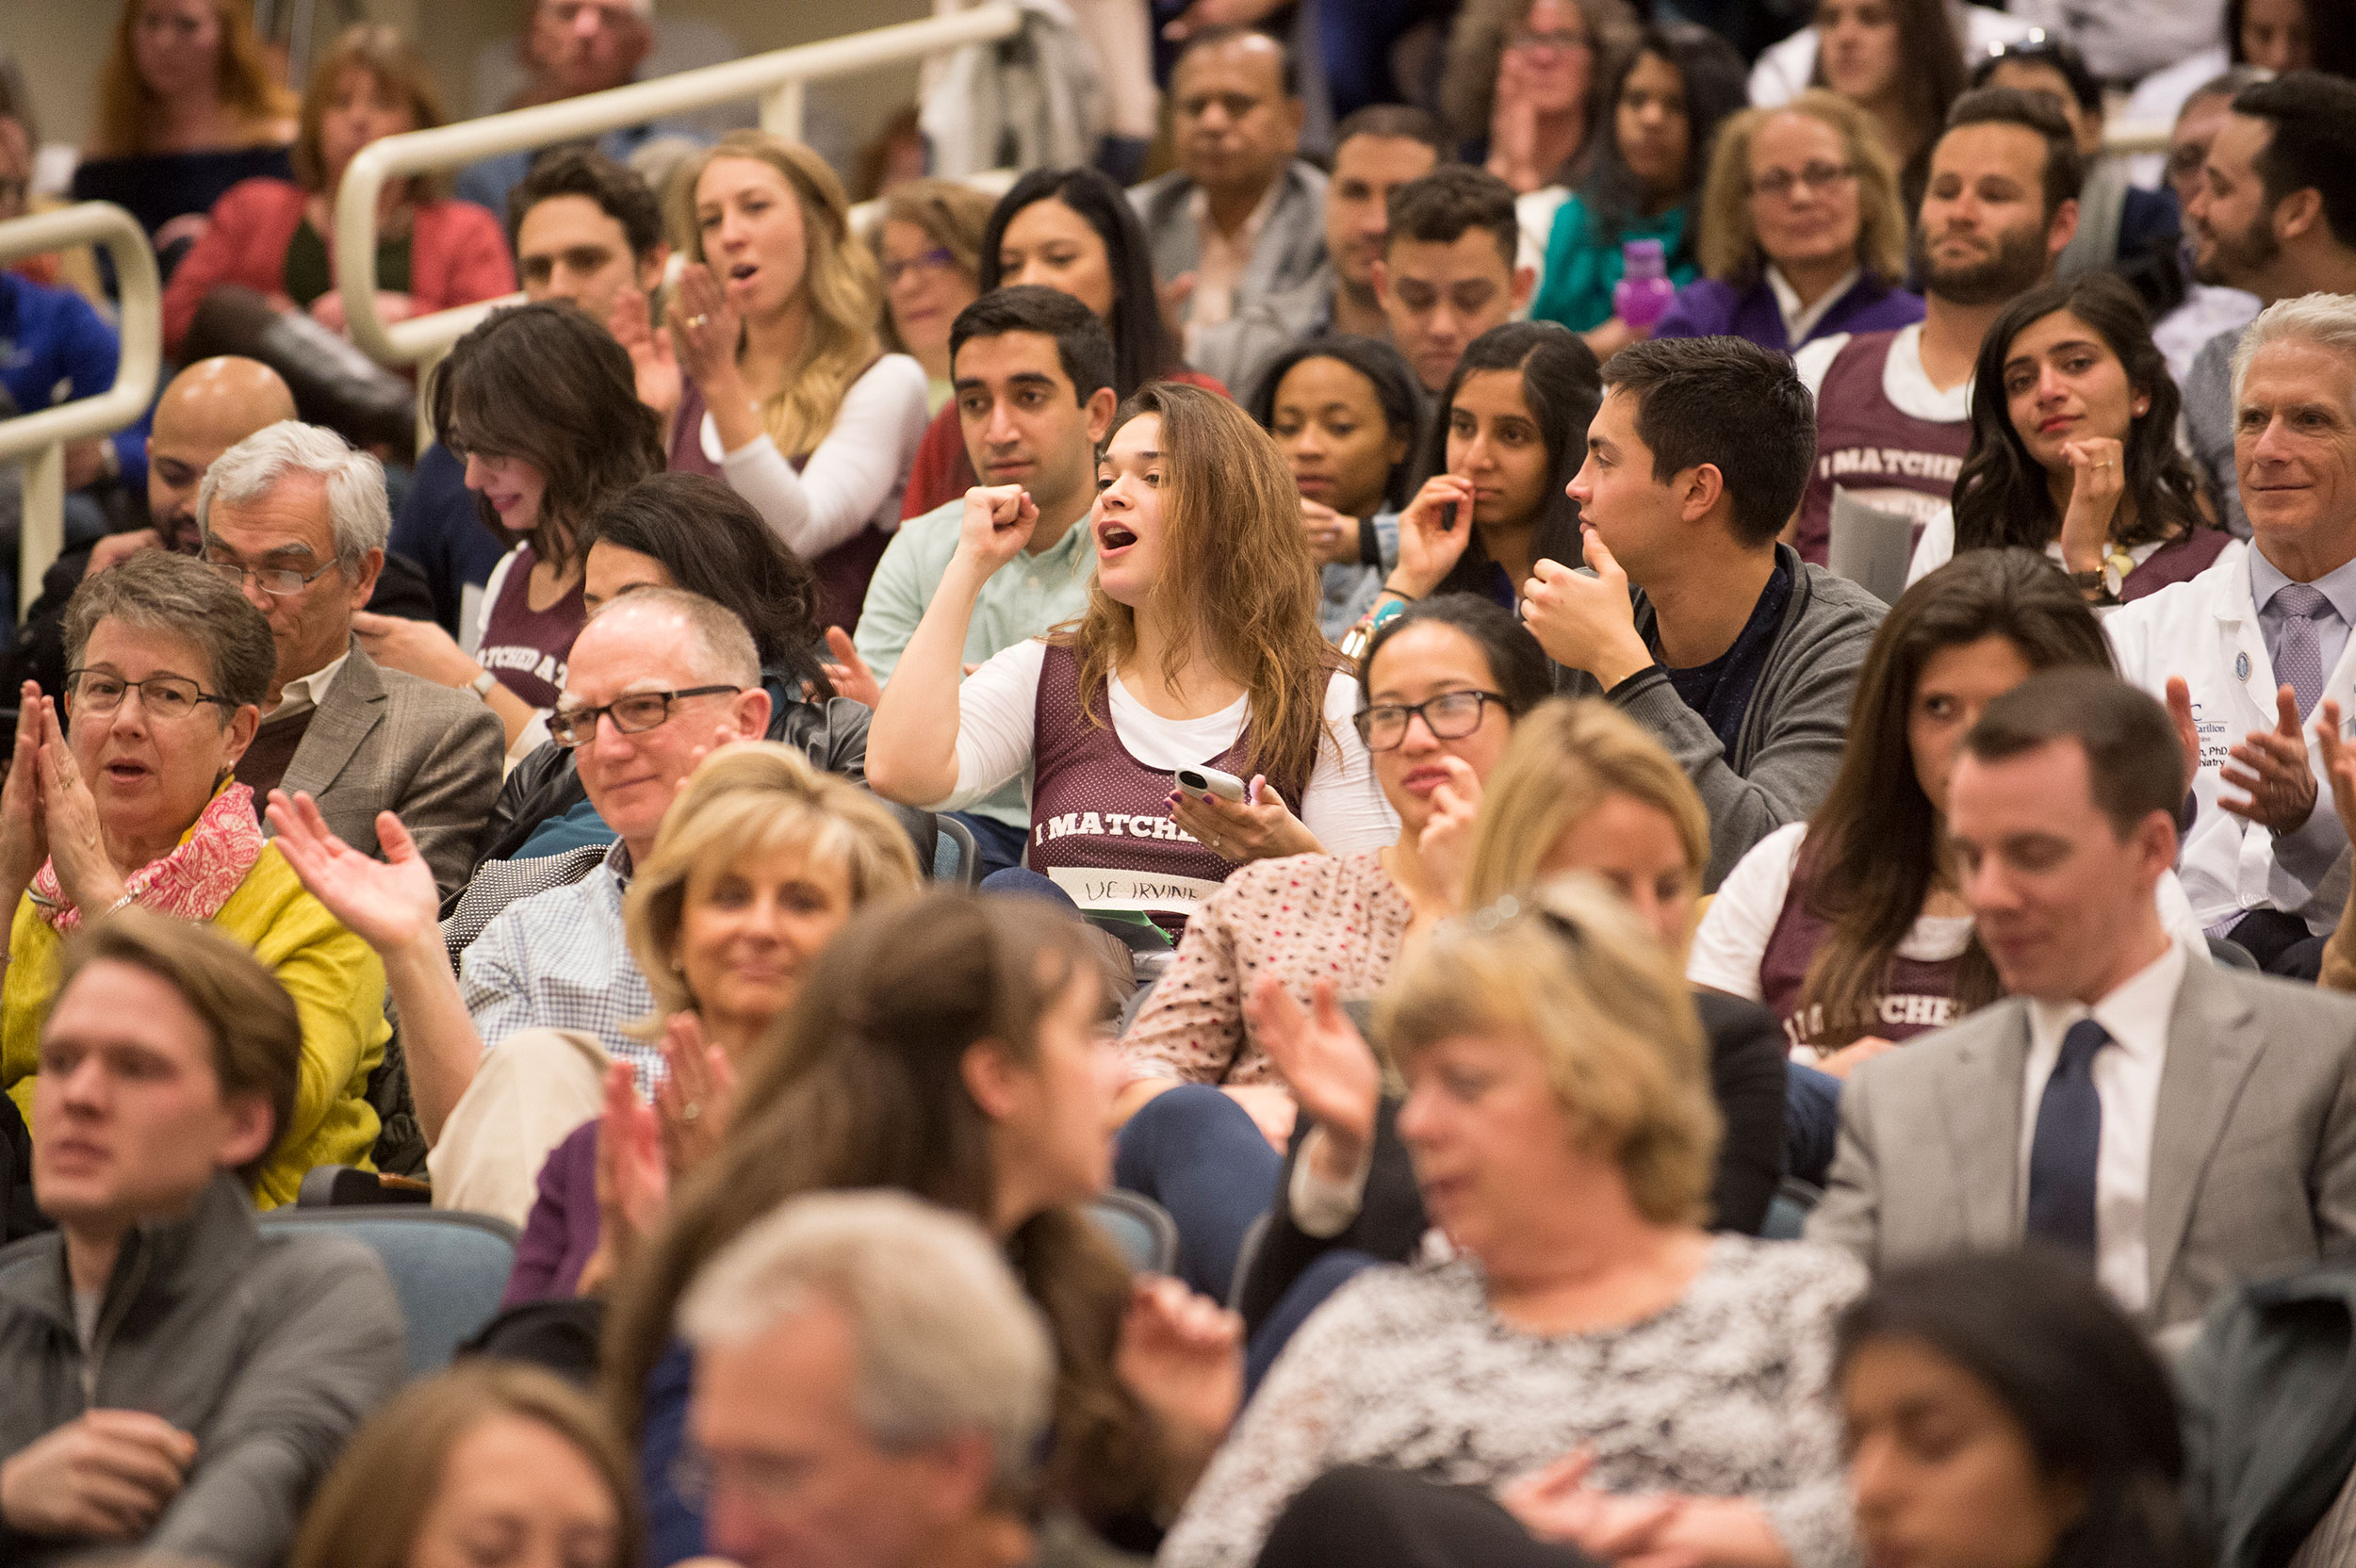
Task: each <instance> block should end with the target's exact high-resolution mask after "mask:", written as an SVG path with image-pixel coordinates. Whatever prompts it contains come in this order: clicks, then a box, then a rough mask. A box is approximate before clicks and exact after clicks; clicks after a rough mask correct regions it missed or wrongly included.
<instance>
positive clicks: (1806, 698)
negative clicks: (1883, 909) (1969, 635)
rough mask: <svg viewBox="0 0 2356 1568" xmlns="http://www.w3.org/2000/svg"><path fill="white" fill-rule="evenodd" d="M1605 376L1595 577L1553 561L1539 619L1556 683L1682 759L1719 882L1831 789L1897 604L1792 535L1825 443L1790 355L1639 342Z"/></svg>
mask: <svg viewBox="0 0 2356 1568" xmlns="http://www.w3.org/2000/svg"><path fill="white" fill-rule="evenodd" d="M1603 384H1604V399H1603V406H1602V407H1601V408H1600V409H1598V410H1597V411H1596V414H1595V418H1594V420H1593V421H1592V422H1590V423H1589V425H1588V427H1587V461H1586V463H1585V465H1584V466H1582V467H1580V469H1579V473H1578V475H1577V476H1576V477H1575V478H1574V479H1573V480H1572V481H1571V483H1570V494H1571V498H1572V499H1574V500H1576V501H1578V502H1579V514H1580V526H1581V534H1582V537H1583V539H1584V543H1585V553H1586V564H1587V566H1588V567H1590V568H1592V573H1591V572H1588V571H1579V570H1574V569H1573V568H1571V567H1569V566H1565V565H1563V564H1561V563H1560V562H1554V561H1541V562H1539V563H1538V564H1537V566H1536V568H1535V570H1534V573H1533V575H1532V576H1531V578H1530V582H1529V584H1528V585H1527V587H1526V588H1525V590H1524V596H1523V603H1522V613H1523V615H1524V617H1525V619H1526V620H1527V621H1528V623H1529V626H1530V630H1531V631H1532V632H1533V633H1534V634H1535V635H1536V636H1537V638H1538V642H1539V645H1541V646H1543V647H1544V648H1545V649H1546V653H1547V656H1548V657H1550V658H1551V659H1553V660H1554V662H1556V663H1557V664H1558V665H1560V666H1562V669H1561V671H1560V673H1559V676H1558V679H1557V684H1558V686H1560V687H1561V688H1562V690H1564V691H1567V692H1575V693H1580V694H1595V693H1601V694H1603V695H1604V696H1606V697H1607V698H1609V699H1610V700H1611V701H1612V702H1613V703H1616V704H1617V705H1618V706H1620V707H1621V708H1624V709H1626V710H1627V711H1628V712H1629V713H1631V714H1632V715H1634V716H1635V717H1636V718H1637V719H1639V720H1641V721H1643V723H1644V725H1645V726H1646V727H1648V728H1649V729H1651V731H1652V732H1653V734H1654V735H1655V736H1657V737H1658V738H1659V739H1660V741H1661V744H1663V745H1665V746H1667V747H1668V748H1669V752H1670V754H1671V755H1672V756H1674V757H1676V758H1677V760H1678V761H1679V762H1680V763H1682V764H1683V765H1684V768H1685V771H1686V774H1687V776H1689V777H1691V778H1692V779H1693V786H1694V788H1695V789H1697V790H1699V791H1700V792H1701V797H1702V804H1703V805H1705V806H1707V807H1708V808H1709V809H1710V868H1709V871H1708V873H1707V874H1706V875H1705V876H1704V878H1703V886H1704V888H1705V889H1706V890H1712V891H1714V890H1716V889H1717V886H1718V884H1719V883H1720V882H1721V881H1723V880H1724V879H1725V877H1726V873H1727V872H1729V871H1731V870H1732V869H1733V868H1734V863H1735V861H1737V860H1739V859H1741V858H1742V855H1743V852H1744V851H1746V850H1748V849H1749V848H1750V847H1751V846H1752V845H1753V844H1755V843H1757V842H1759V840H1761V839H1763V838H1765V837H1766V836H1767V835H1768V834H1770V833H1772V832H1774V831H1775V829H1776V828H1778V827H1780V826H1782V825H1784V824H1785V823H1788V822H1796V821H1799V820H1801V819H1803V818H1805V817H1806V816H1807V815H1808V813H1809V812H1811V811H1813V810H1814V809H1816V805H1817V802H1819V801H1820V800H1822V799H1823V798H1824V792H1825V790H1826V789H1828V788H1829V787H1830V786H1831V784H1832V778H1833V774H1834V773H1835V771H1837V770H1838V769H1839V767H1840V765H1841V746H1842V744H1843V743H1844V742H1845V740H1846V736H1847V727H1848V719H1849V695H1850V692H1851V689H1852V688H1853V687H1854V686H1855V685H1856V683H1857V668H1858V666H1859V665H1861V664H1862V663H1863V662H1865V650H1866V647H1867V645H1869V644H1871V643H1872V642H1873V630H1874V629H1875V628H1876V627H1878V626H1879V625H1880V624H1881V618H1882V615H1883V613H1884V611H1885V607H1884V606H1883V604H1882V602H1881V601H1880V600H1879V599H1877V598H1875V597H1873V595H1871V594H1869V593H1867V592H1866V591H1865V590H1864V589H1862V588H1859V587H1857V585H1856V584H1854V583H1851V582H1849V581H1847V580H1843V579H1841V578H1837V577H1835V576H1833V575H1832V574H1831V573H1830V572H1827V571H1826V570H1824V568H1823V567H1821V566H1812V565H1809V564H1807V563H1805V562H1803V561H1802V560H1801V559H1800V558H1799V556H1798V555H1797V554H1795V553H1793V551H1792V548H1791V547H1789V546H1787V545H1782V544H1778V543H1777V542H1776V538H1775V535H1776V534H1777V532H1779V531H1781V529H1782V527H1783V523H1784V519H1785V518H1787V517H1789V516H1790V515H1792V508H1793V507H1794V506H1795V505H1797V504H1798V502H1799V498H1800V491H1801V489H1802V488H1803V487H1804V486H1805V485H1806V484H1807V482H1808V468H1809V466H1810V465H1811V464H1812V463H1813V462H1814V461H1815V455H1816V427H1815V417H1814V410H1813V408H1812V406H1811V405H1810V403H1809V400H1808V389H1807V388H1806V387H1804V386H1803V385H1801V384H1800V380H1799V377H1798V376H1797V375H1796V374H1795V373H1794V372H1793V370H1792V361H1791V360H1790V359H1789V358H1787V357H1785V356H1784V355H1782V354H1778V353H1771V352H1769V351H1766V350H1764V349H1761V348H1759V347H1757V346H1756V345H1754V344H1751V343H1748V342H1745V341H1743V340H1742V339H1741V338H1735V337H1697V338H1679V339H1668V340H1663V341H1659V342H1652V343H1640V344H1638V345H1636V346H1635V347H1633V348H1630V349H1627V350H1624V351H1621V352H1620V353H1618V354H1616V355H1614V356H1613V357H1612V360H1611V361H1610V362H1609V363H1608V364H1606V365H1605V366H1604V368H1603Z"/></svg>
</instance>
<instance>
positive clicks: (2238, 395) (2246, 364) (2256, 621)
mask: <svg viewBox="0 0 2356 1568" xmlns="http://www.w3.org/2000/svg"><path fill="white" fill-rule="evenodd" d="M2232 389H2233V467H2234V473H2235V478H2236V481H2237V482H2238V487H2239V490H2240V494H2241V498H2242V504H2243V507H2244V509H2245V510H2246V511H2247V512H2248V514H2249V516H2250V531H2251V536H2250V548H2249V549H2247V550H2236V551H2233V552H2231V553H2228V554H2226V555H2223V556H2220V557H2219V558H2218V559H2217V564H2215V565H2213V566H2211V567H2210V568H2209V569H2208V570H2206V571H2204V572H2202V573H2201V575H2200V576H2199V577H2196V578H2194V579H2193V580H2191V581H2189V582H2180V583H2177V584H2175V585H2174V586H2172V587H2169V588H2166V589H2163V590H2161V591H2160V592H2159V593H2157V594H2153V595H2151V596H2148V597H2146V598H2141V599H2137V600H2136V601H2135V603H2133V604H2131V605H2126V606H2124V607H2122V608H2121V609H2119V611H2117V612H2116V613H2114V614H2113V615H2112V616H2111V618H2110V619H2109V621H2107V622H2106V623H2105V629H2107V630H2108V631H2109V633H2110V637H2111V645H2112V646H2113V647H2114V648H2116V649H2117V650H2118V653H2119V674H2121V675H2122V676H2124V677H2126V678H2128V679H2129V680H2131V681H2134V682H2135V684H2136V685H2138V686H2141V687H2142V688H2143V689H2144V690H2146V691H2147V692H2150V693H2151V694H2153V695H2155V696H2159V695H2165V696H2166V697H2167V699H2168V707H2169V709H2170V710H2171V711H2173V712H2174V714H2175V717H2176V724H2177V727H2178V729H2179V730H2180V731H2181V732H2182V733H2183V735H2184V745H2185V747H2186V749H2187V750H2188V751H2189V752H2190V753H2191V754H2192V755H2194V756H2195V757H2196V758H2197V759H2198V762H2199V766H2198V769H2197V771H2196V772H2195V773H2194V775H2193V787H2192V793H2193V798H2194V801H2195V803H2196V810H2195V815H2194V818H2193V823H2192V826H2191V828H2190V829H2189V830H2188V831H2187V832H2186V834H2185V836H2184V853H2183V858H2182V861H2181V863H2180V866H2179V871H2180V874H2182V876H2183V877H2184V891H2185V892H2186V893H2187V894H2188V895H2190V897H2191V899H2192V907H2193V913H2194V914H2195V916H2197V917H2198V918H2199V919H2200V921H2201V923H2202V924H2203V925H2205V926H2207V927H2208V928H2209V931H2210V934H2211V935H2213V936H2218V937H2229V938H2231V939H2233V940H2234V941H2236V942H2238V943H2240V944H2241V945H2242V946H2243V947H2245V948H2247V949H2249V950H2250V953H2251V954H2252V955H2253V956H2256V957H2257V959H2258V961H2259V963H2260V965H2261V966H2262V967H2264V968H2266V969H2267V970H2269V971H2271V972H2274V973H2277V974H2285V975H2291V976H2294V977H2297V978H2302V979H2308V980H2312V979H2314V978H2315V974H2316V971H2317V969H2318V968H2319V966H2320V963H2321V958H2322V948H2323V933H2325V932H2328V931H2329V930H2331V926H2332V925H2333V923H2335V922H2336V921H2337V920H2338V918H2339V914H2340V907H2341V904H2342V902H2343V900H2344V899H2345V898H2346V896H2347V892H2348V856H2347V853H2346V852H2347V849H2348V834H2347V832H2346V830H2345V829H2344V828H2343V827H2342V825H2341V824H2340V819H2339V815H2338V813H2337V812H2335V811H2333V810H2332V809H2331V804H2330V802H2329V800H2328V799H2325V798H2324V796H2323V793H2322V792H2323V789H2324V785H2323V760H2322V757H2321V755H2320V749H2319V748H2317V747H2313V746H2310V745H2309V744H2308V738H2307V736H2306V735H2305V734H2304V733H2302V729H2303V727H2304V726H2305V725H2308V724H2312V723H2315V721H2316V720H2318V719H2319V718H2320V717H2321V716H2322V704H2323V702H2324V701H2325V699H2327V698H2328V699H2330V700H2331V701H2333V702H2335V703H2337V704H2338V705H2339V711H2341V712H2342V713H2347V714H2356V658H2351V654H2350V643H2349V637H2348V629H2349V628H2350V627H2351V626H2352V625H2356V299H2351V298H2349V297H2348V296H2347V295H2345V294H2306V295H2301V296H2299V297H2298V298H2295V299H2289V300H2284V301H2282V302H2279V303H2277V304H2273V305H2270V306H2268V307H2267V308H2266V310H2265V311H2263V312H2262V313H2260V315H2259V317H2258V319H2256V320H2255V321H2253V322H2251V323H2250V328H2249V330H2248V331H2247V332H2245V333H2244V334H2243V335H2242V336H2241V340H2240V342H2239V344H2238V346H2237V347H2236V348H2235V350H2234V351H2233V380H2232ZM2318 801H2322V809H2317V802H2318Z"/></svg>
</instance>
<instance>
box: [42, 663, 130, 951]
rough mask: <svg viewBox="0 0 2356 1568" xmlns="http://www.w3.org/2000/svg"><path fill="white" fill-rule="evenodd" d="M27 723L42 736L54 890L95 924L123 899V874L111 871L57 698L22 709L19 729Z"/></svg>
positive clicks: (92, 802) (45, 817)
mask: <svg viewBox="0 0 2356 1568" xmlns="http://www.w3.org/2000/svg"><path fill="white" fill-rule="evenodd" d="M27 722H29V723H31V724H33V725H34V726H36V727H37V728H38V732H39V735H40V744H41V751H40V771H41V823H42V825H43V828H44V829H45V831H46V836H47V838H48V841H49V858H50V861H51V863H52V864H53V865H55V866H56V867H57V890H58V891H60V892H62V893H64V894H65V897H66V902H68V903H69V904H72V905H73V906H74V907H75V908H77V909H79V910H80V911H82V915H83V917H84V918H85V919H90V920H94V919H96V918H97V917H98V916H99V915H101V914H103V913H105V912H106V910H107V909H108V908H109V907H112V906H113V905H114V903H115V901H116V900H117V899H119V898H121V897H122V896H123V874H122V873H120V872H118V871H116V870H115V865H114V860H113V859H112V858H111V857H109V856H108V855H107V853H106V835H105V834H104V833H103V832H101V831H100V829H99V825H98V801H97V799H96V798H95V797H94V796H92V795H91V793H90V785H89V783H88V782H87V781H86V780H84V778H83V777H82V770H81V767H80V765H79V764H78V763H77V762H76V761H75V760H74V750H73V748H72V747H71V746H69V745H67V744H66V740H65V729H64V727H63V726H61V725H59V724H58V723H57V702H56V700H55V699H54V698H51V697H42V698H41V701H40V702H39V704H38V705H36V706H35V707H33V708H31V709H20V710H19V711H18V715H17V727H18V728H19V730H20V731H21V730H22V729H23V727H25V724H26V723H27Z"/></svg>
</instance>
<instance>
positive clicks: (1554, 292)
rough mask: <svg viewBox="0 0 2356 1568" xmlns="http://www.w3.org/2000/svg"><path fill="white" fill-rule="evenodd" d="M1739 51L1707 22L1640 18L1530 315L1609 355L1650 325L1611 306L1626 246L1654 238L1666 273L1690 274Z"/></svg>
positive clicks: (1738, 74) (1736, 94)
mask: <svg viewBox="0 0 2356 1568" xmlns="http://www.w3.org/2000/svg"><path fill="white" fill-rule="evenodd" d="M1745 94H1746V83H1745V79H1744V69H1743V65H1742V56H1740V55H1738V54H1736V53H1735V52H1734V50H1733V49H1732V48H1731V47H1730V46H1729V45H1728V44H1727V43H1726V41H1725V40H1724V39H1721V38H1720V37H1719V36H1718V35H1717V34H1715V33H1713V32H1710V30H1708V29H1707V28H1703V27H1696V26H1693V25H1691V24H1685V23H1673V24H1668V25H1665V26H1654V27H1647V28H1645V29H1644V34H1643V36H1642V37H1641V38H1640V39H1639V40H1638V41H1637V45H1636V48H1635V49H1634V50H1633V51H1632V52H1631V53H1630V54H1629V55H1628V58H1627V59H1626V60H1625V61H1624V62H1623V63H1622V64H1621V66H1620V69H1619V71H1618V72H1617V73H1615V74H1614V76H1613V78H1612V95H1611V100H1610V101H1611V104H1612V117H1611V120H1610V121H1609V122H1608V124H1607V127H1606V131H1605V135H1604V139H1603V143H1602V145H1601V146H1599V147H1598V148H1597V149H1596V150H1595V166H1594V169H1593V172H1591V173H1590V174H1589V175H1588V177H1587V179H1586V181H1585V182H1584V183H1583V184H1582V185H1581V186H1580V187H1579V190H1578V191H1577V192H1576V193H1574V194H1573V195H1572V196H1571V197H1570V198H1569V199H1568V200H1566V201H1565V202H1563V204H1562V207H1561V208H1560V209H1559V210H1558V211H1557V212H1556V213H1555V215H1554V228H1553V231H1552V233H1551V234H1549V235H1548V237H1547V238H1546V273H1545V276H1544V278H1543V279H1542V280H1541V281H1540V283H1539V285H1538V297H1537V299H1536V300H1535V301H1533V302H1531V304H1530V316H1531V318H1532V319H1537V320H1545V321H1560V322H1562V325H1564V326H1566V327H1568V328H1570V329H1571V330H1572V331H1573V332H1576V333H1579V334H1581V335H1584V336H1585V337H1586V339H1587V343H1588V346H1589V347H1590V348H1592V349H1594V350H1595V354H1596V357H1598V358H1601V359H1609V358H1611V357H1612V355H1613V354H1615V353H1617V352H1619V351H1621V350H1622V349H1624V348H1626V347H1628V345H1629V344H1630V343H1634V342H1638V341H1640V340H1641V339H1642V338H1643V337H1644V335H1645V334H1644V331H1641V330H1639V329H1637V328H1633V327H1630V326H1629V325H1628V323H1626V322H1625V321H1622V320H1620V319H1618V318H1617V317H1616V316H1615V315H1614V314H1613V313H1612V287H1613V286H1615V285H1616V284H1618V283H1619V281H1620V274H1621V270H1622V267H1621V259H1620V256H1621V253H1620V247H1621V246H1622V245H1624V244H1626V243H1627V242H1628V241H1629V240H1631V239H1658V240H1660V241H1661V253H1662V254H1663V255H1665V256H1667V257H1668V260H1669V281H1670V282H1672V283H1674V284H1676V285H1677V286H1679V287H1682V286H1685V285H1686V284H1689V283H1691V282H1693V278H1694V276H1695V265H1694V255H1693V235H1692V233H1691V232H1690V230H1689V227H1688V222H1687V220H1688V216H1689V214H1690V212H1691V210H1692V207H1693V202H1694V199H1695V197H1696V196H1697V195H1698V194H1699V192H1700V188H1701V179H1702V172H1703V171H1704V170H1706V169H1708V168H1709V167H1710V139H1711V138H1712V137H1713V136H1715V135H1716V134H1717V130H1718V125H1719V123H1720V122H1722V121H1724V120H1725V119H1726V117H1727V116H1728V115H1731V114H1734V113H1736V112H1737V111H1739V110H1740V109H1742V106H1743V105H1744V103H1745V102H1746V96H1745Z"/></svg>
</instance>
